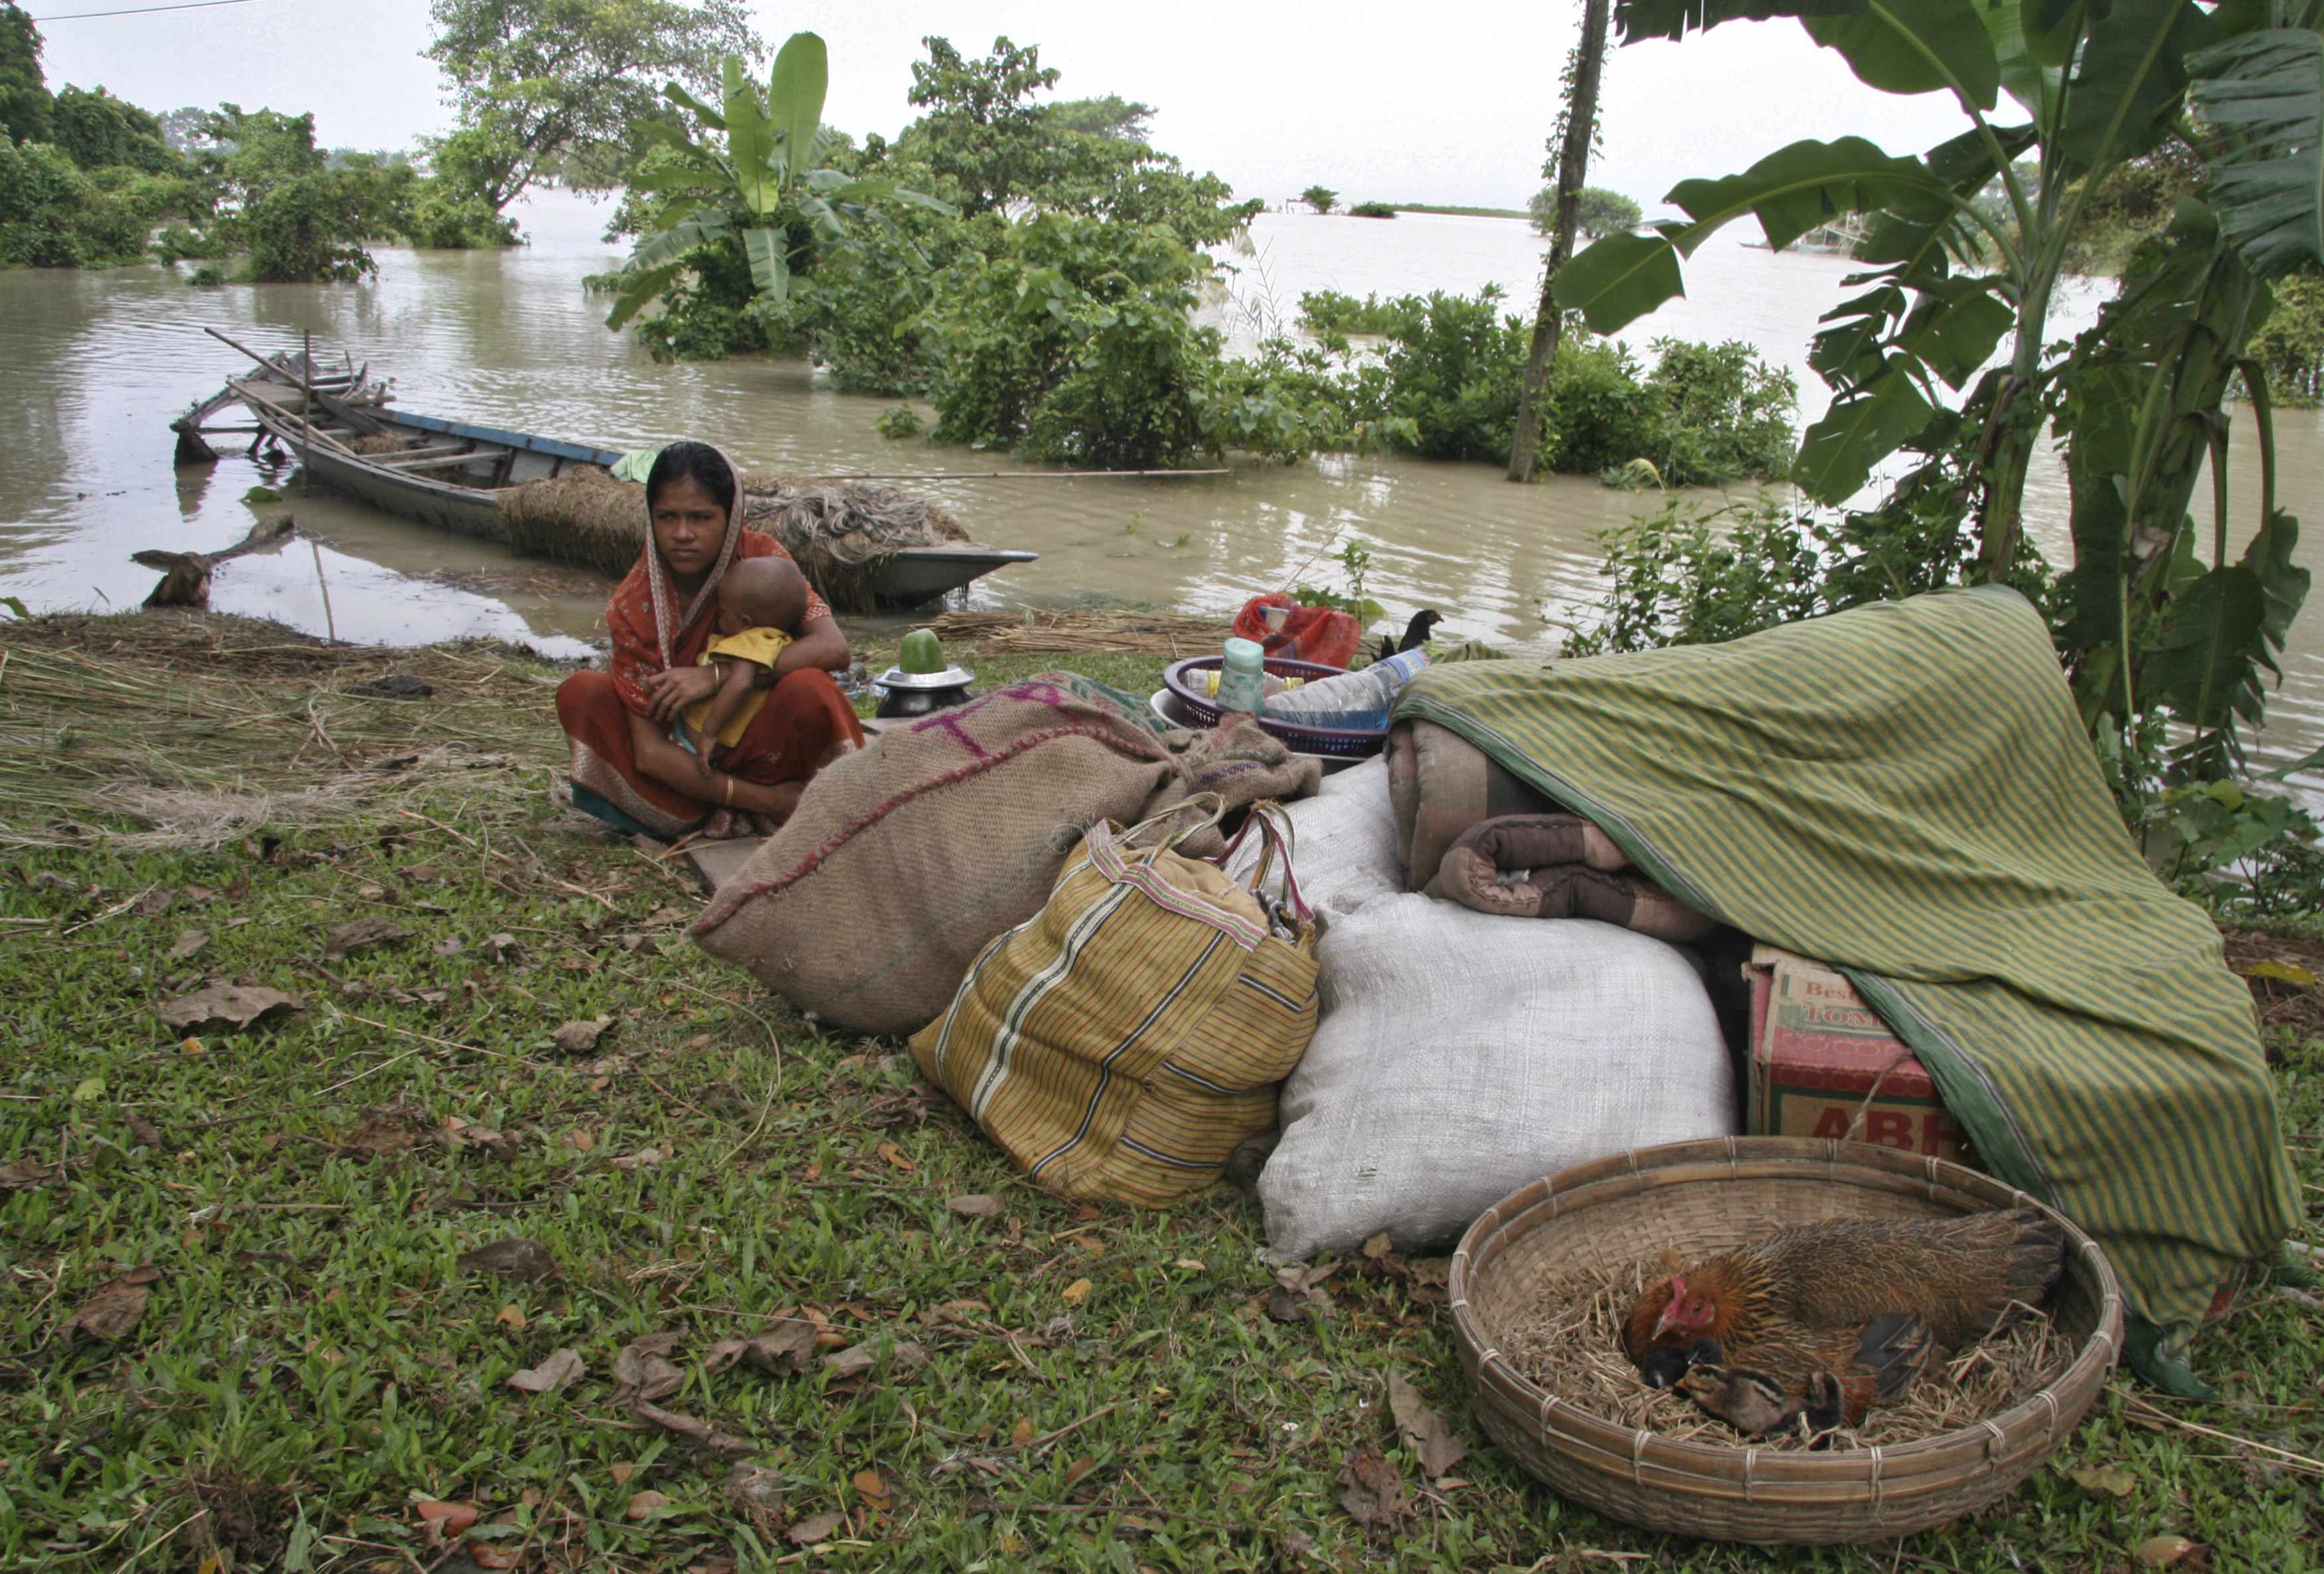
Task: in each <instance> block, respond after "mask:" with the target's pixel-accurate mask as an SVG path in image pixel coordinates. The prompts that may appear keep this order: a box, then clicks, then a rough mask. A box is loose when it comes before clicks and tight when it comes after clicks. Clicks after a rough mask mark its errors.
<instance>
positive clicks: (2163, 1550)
mask: <svg viewBox="0 0 2324 1574" xmlns="http://www.w3.org/2000/svg"><path fill="white" fill-rule="evenodd" d="M2194 1550H2195V1543H2194V1542H2190V1541H2189V1540H2188V1539H2187V1538H2186V1537H2185V1536H2169V1535H2164V1536H2149V1537H2147V1538H2146V1540H2144V1541H2143V1542H2139V1543H2138V1545H2136V1546H2135V1547H2133V1548H2132V1549H2131V1550H2130V1555H2131V1556H2132V1557H2134V1558H2135V1559H2137V1560H2138V1566H2139V1567H2140V1568H2142V1569H2168V1568H2169V1567H2171V1565H2172V1564H2173V1563H2176V1562H2177V1561H2179V1560H2180V1559H2181V1558H2184V1557H2185V1556H2186V1555H2187V1554H2188V1553H2190V1552H2191V1551H2194Z"/></svg>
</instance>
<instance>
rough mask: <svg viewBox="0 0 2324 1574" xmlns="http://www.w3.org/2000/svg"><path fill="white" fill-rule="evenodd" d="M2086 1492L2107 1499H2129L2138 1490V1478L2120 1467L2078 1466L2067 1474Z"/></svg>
mask: <svg viewBox="0 0 2324 1574" xmlns="http://www.w3.org/2000/svg"><path fill="white" fill-rule="evenodd" d="M2066 1474H2067V1475H2069V1476H2070V1477H2073V1479H2074V1483H2075V1485H2076V1486H2080V1488H2081V1489H2082V1490H2083V1491H2085V1492H2091V1493H2096V1494H2098V1495H2101V1496H2106V1497H2128V1496H2129V1495H2131V1494H2132V1493H2134V1492H2135V1491H2137V1490H2138V1477H2135V1476H2134V1475H2132V1474H2131V1473H2130V1472H2129V1471H2128V1470H2126V1469H2124V1468H2122V1467H2121V1466H2120V1465H2077V1466H2075V1467H2074V1468H2072V1469H2071V1470H2069V1471H2067V1472H2066Z"/></svg>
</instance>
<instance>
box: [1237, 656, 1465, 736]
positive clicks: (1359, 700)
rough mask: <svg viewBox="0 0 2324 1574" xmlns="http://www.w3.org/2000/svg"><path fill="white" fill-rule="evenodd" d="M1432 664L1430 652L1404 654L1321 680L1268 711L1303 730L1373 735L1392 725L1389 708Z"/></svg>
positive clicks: (1280, 699)
mask: <svg viewBox="0 0 2324 1574" xmlns="http://www.w3.org/2000/svg"><path fill="white" fill-rule="evenodd" d="M1426 665H1428V653H1427V652H1426V651H1401V652H1398V653H1397V654H1395V655H1393V656H1389V657H1388V658H1387V659H1386V660H1384V661H1378V662H1373V663H1372V664H1371V665H1370V666H1369V667H1366V668H1365V669H1364V670H1363V671H1360V672H1341V673H1337V674H1335V675H1333V676H1332V677H1329V678H1320V679H1318V680H1316V681H1314V682H1313V683H1310V684H1308V685H1306V686H1305V688H1303V689H1301V690H1299V691H1298V692H1297V693H1296V694H1283V695H1278V696H1277V698H1276V699H1274V701H1273V702H1272V703H1270V704H1269V706H1268V714H1269V715H1271V716H1273V717H1274V718H1275V719H1277V721H1295V722H1297V723H1298V724H1300V725H1301V726H1302V727H1338V728H1341V729H1343V730H1346V731H1350V732H1371V731H1377V730H1379V728H1382V727H1387V726H1388V707H1389V706H1390V705H1392V704H1394V703H1395V700H1396V697H1397V691H1398V690H1401V689H1403V687H1404V686H1405V685H1406V683H1409V682H1411V681H1412V679H1413V675H1414V674H1415V673H1416V672H1418V671H1420V670H1421V669H1422V668H1423V667H1425V666H1426Z"/></svg>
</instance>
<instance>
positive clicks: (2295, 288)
mask: <svg viewBox="0 0 2324 1574" xmlns="http://www.w3.org/2000/svg"><path fill="white" fill-rule="evenodd" d="M2268 288H2269V290H2270V291H2271V292H2273V295H2274V297H2275V305H2274V307H2273V310H2270V311H2269V312H2268V314H2267V319H2266V320H2265V321H2264V322H2263V323H2262V324H2261V325H2260V329H2259V331H2258V332H2256V333H2255V334H2253V335H2252V336H2251V340H2250V344H2249V346H2248V351H2249V354H2250V355H2251V357H2252V358H2253V359H2254V360H2255V361H2257V362H2258V363H2259V364H2260V366H2262V367H2263V368H2264V369H2265V371H2266V373H2267V391H2268V394H2269V396H2270V397H2271V398H2273V399H2274V401H2275V402H2276V403H2279V404H2296V405H2300V406H2301V407H2303V408H2313V407H2314V406H2315V405H2317V404H2319V403H2324V274H2318V273H2295V274H2293V275H2292V277H2290V278H2287V279H2278V280H2276V281H2275V282H2273V283H2272V284H2271V285H2269V286H2268Z"/></svg>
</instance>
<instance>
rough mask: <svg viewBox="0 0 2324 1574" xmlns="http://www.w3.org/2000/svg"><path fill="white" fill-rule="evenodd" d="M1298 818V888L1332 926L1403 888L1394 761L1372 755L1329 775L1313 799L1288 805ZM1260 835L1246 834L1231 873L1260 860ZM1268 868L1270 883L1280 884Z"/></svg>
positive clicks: (1242, 874) (1243, 872) (1244, 873)
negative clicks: (1392, 786)
mask: <svg viewBox="0 0 2324 1574" xmlns="http://www.w3.org/2000/svg"><path fill="white" fill-rule="evenodd" d="M1285 808H1286V812H1287V813H1288V814H1289V815H1290V817H1291V834H1292V854H1291V866H1292V868H1293V870H1294V871H1295V872H1296V874H1297V875H1298V878H1299V894H1300V895H1301V896H1303V897H1305V898H1306V901H1307V905H1308V906H1309V907H1311V908H1313V909H1314V910H1315V912H1317V913H1318V914H1319V915H1320V916H1322V918H1323V921H1324V926H1325V928H1326V929H1328V928H1329V927H1330V926H1331V925H1332V924H1333V923H1334V922H1336V921H1338V920H1339V919H1340V918H1341V917H1342V916H1343V915H1345V914H1347V913H1351V912H1355V911H1356V910H1357V909H1358V908H1360V907H1361V906H1362V905H1363V904H1364V903H1367V902H1369V901H1370V900H1372V899H1373V898H1374V897H1379V896H1393V895H1396V894H1397V893H1399V892H1401V891H1402V890H1403V889H1404V866H1403V865H1402V864H1400V863H1398V862H1397V856H1396V810H1395V809H1394V807H1393V806H1392V805H1390V803H1389V802H1388V762H1387V761H1386V760H1385V759H1371V760H1366V761H1365V762H1364V763H1363V764H1360V765H1351V766H1350V767H1349V768H1348V769H1346V770H1344V771H1338V772H1334V773H1333V774H1331V775H1328V776H1326V777H1324V778H1323V788H1322V790H1321V791H1320V792H1317V793H1316V795H1315V796H1314V797H1313V798H1302V799H1300V800H1299V801H1297V802H1296V803H1292V804H1287V805H1286V806H1285ZM1258 863H1259V837H1258V835H1257V834H1256V833H1253V834H1252V835H1250V836H1249V837H1247V838H1244V841H1243V845H1242V846H1241V847H1238V848H1237V849H1235V856H1233V857H1232V858H1231V859H1229V860H1228V862H1227V869H1228V872H1229V873H1231V874H1232V875H1236V876H1237V877H1238V878H1247V877H1248V876H1249V875H1250V871H1251V870H1252V869H1253V868H1254V867H1256V866H1257V865H1258ZM1276 888H1277V887H1276V876H1275V875H1274V874H1273V873H1269V874H1268V877H1267V889H1268V891H1269V892H1270V893H1272V892H1273V891H1274V890H1276Z"/></svg>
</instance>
